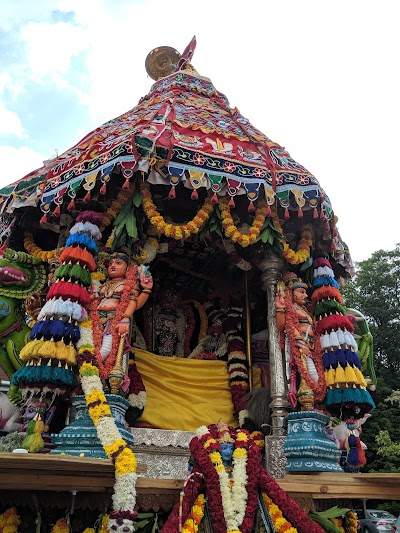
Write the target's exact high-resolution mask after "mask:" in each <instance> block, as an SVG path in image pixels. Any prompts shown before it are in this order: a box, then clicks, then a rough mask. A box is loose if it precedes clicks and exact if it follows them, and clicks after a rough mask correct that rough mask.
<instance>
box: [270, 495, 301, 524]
mask: <svg viewBox="0 0 400 533" xmlns="http://www.w3.org/2000/svg"><path fill="white" fill-rule="evenodd" d="M262 497H263V500H264V503H265V506H266V508H267V511H268V513H269V515H270V517H271V519H272V522H273V524H274V529H275V531H276V533H297V529H296V528H295V527H293V526H292V524H291V523H290V522H289V521H288V520H286V518H285V517H284V516H283V514H282V511H281V510H280V509H279V507H278V506H277V505H276V504H275V503H274V502H273V501H272V500H271V498H270V497H269V496H268V495H267V494H265V492H263V495H262Z"/></svg>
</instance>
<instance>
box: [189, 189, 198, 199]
mask: <svg viewBox="0 0 400 533" xmlns="http://www.w3.org/2000/svg"><path fill="white" fill-rule="evenodd" d="M190 198H191V199H192V200H198V199H199V193H198V192H197V191H196V189H193V191H192V194H191V195H190Z"/></svg>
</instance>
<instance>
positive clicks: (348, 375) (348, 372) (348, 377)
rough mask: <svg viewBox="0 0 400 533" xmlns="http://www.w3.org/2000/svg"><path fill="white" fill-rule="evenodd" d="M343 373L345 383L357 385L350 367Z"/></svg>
mask: <svg viewBox="0 0 400 533" xmlns="http://www.w3.org/2000/svg"><path fill="white" fill-rule="evenodd" d="M344 373H345V376H346V382H347V383H357V378H356V375H355V373H354V370H353V367H351V366H350V365H347V366H346V369H345V372H344Z"/></svg>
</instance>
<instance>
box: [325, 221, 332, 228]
mask: <svg viewBox="0 0 400 533" xmlns="http://www.w3.org/2000/svg"><path fill="white" fill-rule="evenodd" d="M325 229H326V231H329V230H330V229H331V227H330V225H329V221H328V220H327V221H326V222H325Z"/></svg>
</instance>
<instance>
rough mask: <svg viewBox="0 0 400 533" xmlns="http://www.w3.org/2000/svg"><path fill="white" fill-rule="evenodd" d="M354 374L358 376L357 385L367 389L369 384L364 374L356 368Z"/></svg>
mask: <svg viewBox="0 0 400 533" xmlns="http://www.w3.org/2000/svg"><path fill="white" fill-rule="evenodd" d="M354 373H355V375H356V383H357V385H360V386H361V387H365V388H367V382H366V381H365V378H364V376H363V373H362V372H361V370H360V369H359V368H357V367H356V368H354Z"/></svg>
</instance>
